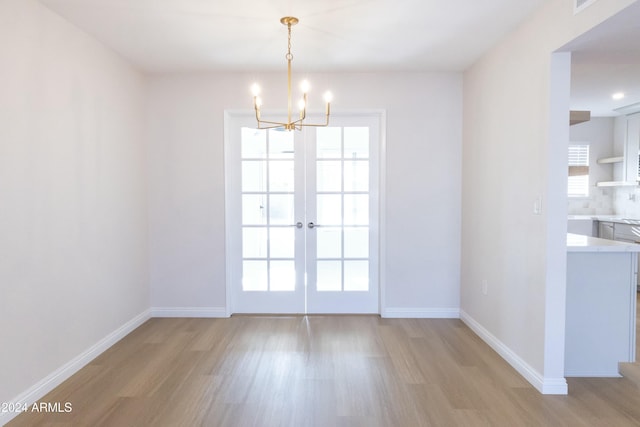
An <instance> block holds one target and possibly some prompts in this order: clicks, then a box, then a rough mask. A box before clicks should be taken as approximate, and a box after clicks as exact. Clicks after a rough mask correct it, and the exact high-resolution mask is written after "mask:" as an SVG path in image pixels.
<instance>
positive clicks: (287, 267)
mask: <svg viewBox="0 0 640 427" xmlns="http://www.w3.org/2000/svg"><path fill="white" fill-rule="evenodd" d="M269 276H270V278H271V288H270V290H271V291H294V290H295V289H296V267H295V264H294V262H293V261H271V265H270V266H269Z"/></svg>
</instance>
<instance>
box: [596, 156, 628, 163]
mask: <svg viewBox="0 0 640 427" xmlns="http://www.w3.org/2000/svg"><path fill="white" fill-rule="evenodd" d="M622 162H624V157H623V156H619V157H605V158H603V159H598V163H599V164H605V163H622Z"/></svg>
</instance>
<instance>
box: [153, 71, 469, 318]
mask: <svg viewBox="0 0 640 427" xmlns="http://www.w3.org/2000/svg"><path fill="white" fill-rule="evenodd" d="M295 78H296V70H295V68H294V79H295ZM255 80H258V81H260V82H261V85H262V86H263V92H264V98H265V103H266V104H265V107H264V108H267V109H268V108H275V109H281V108H283V107H286V105H285V103H286V95H283V94H286V87H285V86H284V85H285V83H286V79H285V74H284V72H283V73H277V74H264V75H243V74H183V75H172V76H154V77H152V79H151V81H150V98H149V111H150V129H151V141H153V143H152V146H151V147H150V180H149V185H150V188H149V192H150V206H149V209H150V224H151V225H150V226H151V234H150V235H151V248H150V249H151V260H150V262H151V270H150V271H151V292H152V306H153V307H156V308H168V307H183V308H185V307H186V308H204V311H206V309H210V310H213V311H215V310H219V309H220V308H224V307H225V259H224V253H225V251H224V236H225V229H224V225H225V223H224V200H225V199H224V169H223V168H224V156H223V114H224V110H225V109H251V108H252V99H251V95H250V92H249V86H250V85H251V83H253V82H254V81H255ZM309 80H310V81H311V82H312V83H313V84H314V86H315V87H317V88H329V89H331V90H332V91H333V93H334V94H335V100H334V102H333V104H332V108H333V109H334V111H338V110H350V109H372V108H382V109H386V111H387V138H386V147H387V149H386V152H387V157H386V171H387V180H386V195H387V206H385V207H383V209H385V214H386V219H387V233H386V241H387V252H386V260H387V263H386V266H385V267H386V272H387V279H386V281H387V289H386V308H387V309H392V308H416V309H418V310H416V311H419V310H425V309H434V310H436V311H438V310H440V309H453V312H457V309H458V307H459V277H460V216H461V213H460V207H461V201H460V193H461V172H460V167H461V126H462V124H461V123H462V122H461V111H462V103H461V97H462V84H461V83H462V76H461V75H460V74H456V73H407V74H403V73H401V74H385V73H380V74H322V75H310V76H309ZM311 97H312V98H313V99H310V102H311V103H312V104H311V108H313V107H314V105H313V102H314V99H316V98H319V95H311ZM316 107H321V100H320V99H317V104H316Z"/></svg>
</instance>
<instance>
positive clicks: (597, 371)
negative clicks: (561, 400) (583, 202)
mask: <svg viewBox="0 0 640 427" xmlns="http://www.w3.org/2000/svg"><path fill="white" fill-rule="evenodd" d="M638 252H640V245H636V244H633V243H628V242H620V241H615V240H608V239H599V238H597V237H590V236H583V235H579V234H571V233H567V297H566V309H567V311H566V318H565V322H566V323H565V376H567V377H618V376H620V375H619V373H618V363H620V362H633V361H634V360H635V354H636V353H635V352H636V341H635V340H636V332H635V326H636V274H637V271H638Z"/></svg>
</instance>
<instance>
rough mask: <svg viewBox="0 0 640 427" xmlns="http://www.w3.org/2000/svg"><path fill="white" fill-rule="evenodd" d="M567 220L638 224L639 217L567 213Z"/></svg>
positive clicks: (639, 221)
mask: <svg viewBox="0 0 640 427" xmlns="http://www.w3.org/2000/svg"><path fill="white" fill-rule="evenodd" d="M567 219H568V220H570V221H571V220H573V221H576V220H577V221H579V220H587V221H608V222H617V223H621V224H633V225H640V219H634V218H625V217H624V216H623V215H569V216H568V217H567Z"/></svg>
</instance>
